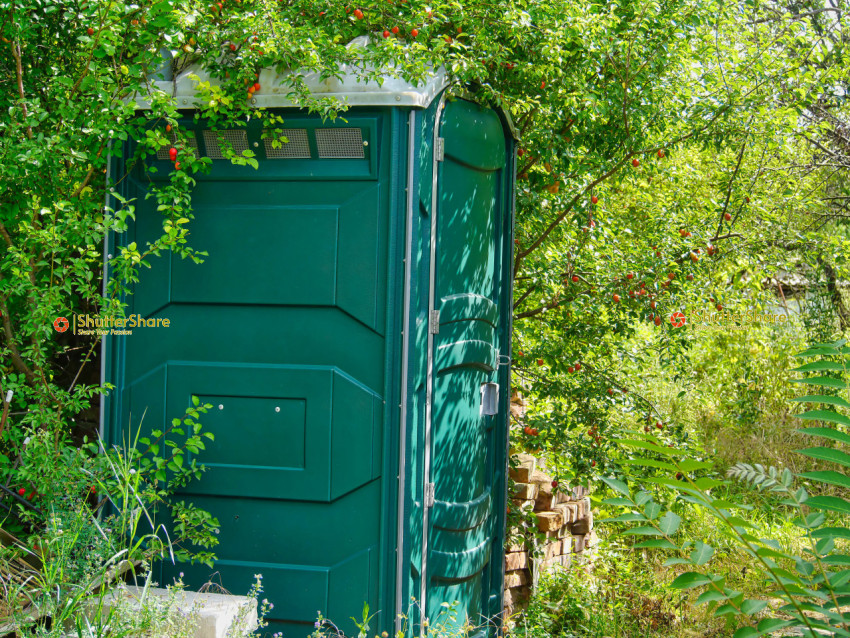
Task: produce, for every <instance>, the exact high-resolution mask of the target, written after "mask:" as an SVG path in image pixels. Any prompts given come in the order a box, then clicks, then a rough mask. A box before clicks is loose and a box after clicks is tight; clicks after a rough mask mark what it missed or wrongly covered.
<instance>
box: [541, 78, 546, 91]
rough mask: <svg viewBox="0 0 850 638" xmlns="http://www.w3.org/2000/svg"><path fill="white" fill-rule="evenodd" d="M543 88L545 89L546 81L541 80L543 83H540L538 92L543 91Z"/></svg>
mask: <svg viewBox="0 0 850 638" xmlns="http://www.w3.org/2000/svg"><path fill="white" fill-rule="evenodd" d="M545 88H546V80H543V81H542V82H541V83H540V90H541V91H542V90H543V89H545Z"/></svg>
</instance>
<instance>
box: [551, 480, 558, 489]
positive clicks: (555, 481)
mask: <svg viewBox="0 0 850 638" xmlns="http://www.w3.org/2000/svg"><path fill="white" fill-rule="evenodd" d="M557 487H558V479H555V480H554V481H552V489H553V490H554V489H556V488H557Z"/></svg>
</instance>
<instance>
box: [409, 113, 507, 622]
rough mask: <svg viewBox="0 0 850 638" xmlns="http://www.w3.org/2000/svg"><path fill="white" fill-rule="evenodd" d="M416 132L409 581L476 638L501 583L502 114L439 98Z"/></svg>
mask: <svg viewBox="0 0 850 638" xmlns="http://www.w3.org/2000/svg"><path fill="white" fill-rule="evenodd" d="M431 112H433V115H431ZM429 116H430V117H429ZM424 124H425V126H424V130H423V133H422V138H423V140H422V143H423V146H424V147H426V148H428V147H430V148H432V149H433V152H431V153H423V154H422V156H423V157H424V161H423V163H422V165H421V169H420V170H421V174H422V179H421V181H420V187H419V196H418V202H417V203H418V206H416V208H417V211H418V214H416V216H415V217H414V218H413V219H412V220H411V223H410V224H409V228H410V229H411V233H412V235H413V238H412V242H411V244H412V245H413V246H415V247H416V248H417V250H416V251H415V253H414V254H412V255H411V259H412V260H413V267H412V268H411V271H412V272H414V273H417V272H418V275H419V282H420V283H419V285H418V286H417V285H416V284H412V285H411V292H412V297H413V299H412V314H413V315H414V317H415V318H414V319H413V320H412V321H411V322H410V323H409V325H408V329H409V330H408V334H410V335H413V337H412V338H413V339H414V340H415V341H416V346H415V347H414V348H413V353H412V355H411V356H412V360H411V363H410V365H411V368H412V370H413V372H412V374H411V375H410V377H409V383H408V386H407V388H408V392H410V397H411V402H410V408H411V423H410V425H411V431H412V436H411V443H412V445H411V447H412V454H411V461H410V462H411V463H412V466H413V469H412V471H411V472H410V475H411V478H412V479H413V480H414V483H413V485H411V486H409V489H408V493H409V494H410V497H411V500H412V501H413V507H412V514H411V519H410V529H411V545H412V548H413V549H412V552H411V564H410V565H411V570H410V581H409V582H410V588H411V590H412V596H413V597H414V598H415V599H416V600H417V601H425V603H424V605H423V606H424V611H425V616H426V617H427V619H428V620H429V622H430V623H431V625H432V627H433V626H435V625H436V626H448V627H457V628H460V627H462V626H463V625H464V624H467V623H468V624H469V625H470V626H474V627H478V628H479V629H478V630H477V631H476V632H475V635H480V636H486V635H488V634H490V635H492V634H494V633H495V632H496V631H497V630H498V628H499V627H500V626H501V611H502V584H503V576H504V574H503V566H504V557H503V546H504V536H505V535H504V529H505V507H506V480H505V477H506V469H507V436H508V431H507V429H508V409H509V406H508V395H509V387H510V377H509V361H510V357H509V353H510V333H511V289H512V286H511V282H512V277H511V273H512V268H513V265H512V262H511V258H512V254H513V253H512V246H513V192H514V172H515V167H514V143H513V142H514V139H513V136H512V128H511V126H510V121H509V120H508V119H507V118H506V117H504V115H502V114H500V113H498V112H497V111H495V110H493V109H490V108H486V107H482V106H480V105H478V104H476V103H474V102H471V101H467V100H460V99H458V100H449V101H446V100H445V99H444V100H440V101H438V102H435V104H434V105H433V106H432V108H431V109H430V110H429V113H427V114H426V117H425V118H424ZM423 328H424V329H423ZM423 503H424V507H422V504H423ZM423 555H424V556H425V557H426V560H425V561H424V564H423V561H422V556H423ZM422 575H424V577H423V576H422ZM417 611H419V610H417ZM414 615H415V616H416V617H417V619H419V618H418V614H414ZM452 618H453V619H452Z"/></svg>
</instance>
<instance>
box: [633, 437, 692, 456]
mask: <svg viewBox="0 0 850 638" xmlns="http://www.w3.org/2000/svg"><path fill="white" fill-rule="evenodd" d="M620 443H621V444H622V445H625V446H626V447H637V448H642V449H644V450H650V451H652V452H657V453H658V454H663V455H664V456H676V455H681V454H682V452H679V451H678V450H676V449H674V448H669V447H661V446H660V445H656V444H655V443H650V442H649V441H637V440H633V439H623V440H622V441H620Z"/></svg>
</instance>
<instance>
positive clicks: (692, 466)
mask: <svg viewBox="0 0 850 638" xmlns="http://www.w3.org/2000/svg"><path fill="white" fill-rule="evenodd" d="M678 466H679V469H680V470H681V471H682V472H696V471H697V470H708V469H710V468H712V467H714V463H710V462H708V461H695V460H694V459H683V460H681V461H679V463H678Z"/></svg>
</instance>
